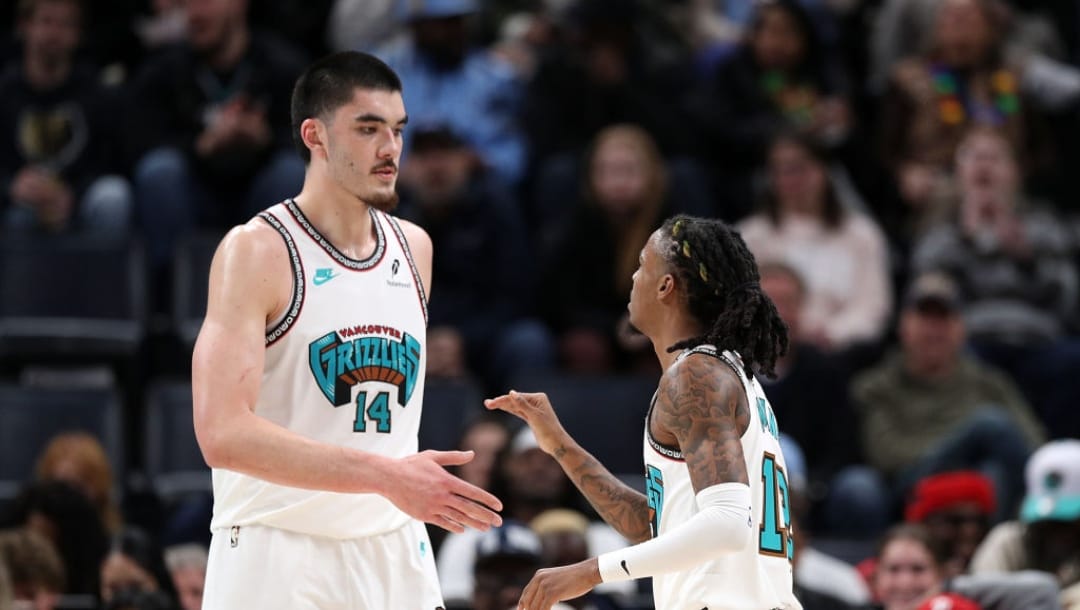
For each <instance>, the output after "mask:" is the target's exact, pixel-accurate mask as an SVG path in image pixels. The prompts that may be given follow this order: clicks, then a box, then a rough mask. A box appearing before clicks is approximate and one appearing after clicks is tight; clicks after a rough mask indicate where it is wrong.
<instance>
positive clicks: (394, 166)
mask: <svg viewBox="0 0 1080 610" xmlns="http://www.w3.org/2000/svg"><path fill="white" fill-rule="evenodd" d="M388 168H389V169H392V170H394V171H395V172H396V171H397V164H396V163H394V162H393V161H387V162H386V163H380V164H378V165H376V166H375V167H373V168H371V171H372V173H374V172H377V171H379V170H382V169H388Z"/></svg>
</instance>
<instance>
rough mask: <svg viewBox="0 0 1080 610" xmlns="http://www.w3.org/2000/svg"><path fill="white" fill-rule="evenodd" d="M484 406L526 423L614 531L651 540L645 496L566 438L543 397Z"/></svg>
mask: <svg viewBox="0 0 1080 610" xmlns="http://www.w3.org/2000/svg"><path fill="white" fill-rule="evenodd" d="M484 405H485V406H486V407H487V408H489V409H502V410H504V411H507V412H509V413H513V414H514V415H516V416H518V417H520V418H521V419H523V420H525V423H527V424H528V425H529V427H530V428H532V430H533V434H535V435H536V440H537V443H539V445H540V448H541V449H542V450H543V451H544V452H545V453H547V454H548V455H550V456H552V457H554V458H555V460H556V461H558V462H559V465H560V466H562V469H563V471H565V472H566V476H568V477H569V478H570V480H571V481H573V482H574V485H576V486H577V488H578V489H579V490H581V493H582V494H583V495H584V496H585V499H587V500H588V501H589V504H592V506H593V508H595V509H596V512H597V513H599V515H600V517H601V518H602V519H603V520H604V521H606V522H607V524H608V525H610V526H611V527H612V528H614V529H615V531H617V532H619V533H620V534H622V535H623V537H624V538H626V539H627V540H629V541H631V542H641V541H642V540H647V539H648V538H649V537H650V536H651V532H650V530H649V507H648V501H647V500H646V498H645V496H644V495H643V494H641V493H639V492H638V491H636V490H634V489H632V488H631V487H630V486H628V485H626V484H625V483H623V482H622V481H620V480H619V479H618V478H617V477H616V476H615V475H613V474H611V472H609V471H608V469H607V468H604V466H603V465H602V464H600V462H599V461H598V460H597V459H596V458H594V457H593V456H592V455H590V454H589V452H588V451H585V449H583V448H582V447H581V445H579V444H577V442H576V441H574V439H573V438H571V437H570V435H569V434H567V432H566V430H565V429H564V428H563V427H562V424H560V423H559V419H558V417H556V415H555V411H554V409H552V407H551V402H550V401H548V397H547V395H546V394H542V393H541V394H523V393H519V392H511V393H509V394H507V395H505V396H500V397H498V398H493V399H489V400H486V401H484Z"/></svg>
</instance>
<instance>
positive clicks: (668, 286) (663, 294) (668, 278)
mask: <svg viewBox="0 0 1080 610" xmlns="http://www.w3.org/2000/svg"><path fill="white" fill-rule="evenodd" d="M656 292H657V296H658V297H660V299H661V300H663V299H665V298H667V297H668V296H670V295H671V294H672V293H674V292H675V276H674V275H672V274H670V273H665V274H664V275H663V276H662V277H661V278H660V283H659V285H658V286H657V290H656Z"/></svg>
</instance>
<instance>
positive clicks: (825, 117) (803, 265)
mask: <svg viewBox="0 0 1080 610" xmlns="http://www.w3.org/2000/svg"><path fill="white" fill-rule="evenodd" d="M13 4H14V6H12V3H6V4H5V5H4V9H3V10H2V11H0V21H2V22H3V23H2V26H3V27H2V28H0V65H2V70H0V610H8V609H9V608H35V609H38V610H45V609H52V608H59V609H76V608H116V609H121V608H132V609H135V608H138V609H142V608H146V609H150V608H162V609H165V608H183V609H184V610H193V609H195V608H198V607H199V596H200V595H201V587H202V573H203V571H204V570H205V558H206V552H205V546H206V544H207V541H208V539H209V532H208V530H207V527H208V523H209V510H210V505H211V504H210V502H211V501H210V497H209V474H208V471H207V470H206V467H205V464H204V463H203V462H202V460H201V457H200V455H199V452H198V448H197V446H196V445H195V442H194V438H193V434H192V432H191V412H190V409H191V403H190V400H191V398H190V386H189V385H188V379H189V368H188V367H189V363H190V356H191V348H192V345H193V341H194V338H195V335H196V334H197V332H198V328H199V323H200V320H201V317H202V315H203V312H204V311H205V298H206V273H207V269H208V266H209V260H210V257H211V256H212V253H213V249H214V246H215V245H216V243H217V240H218V239H219V238H220V237H221V235H223V233H224V232H225V231H226V230H227V229H228V228H229V227H230V226H232V225H234V224H236V223H240V222H244V221H245V220H246V219H248V218H250V217H251V216H252V214H253V213H255V212H257V211H258V210H261V209H262V208H265V207H268V206H269V205H272V204H273V203H276V202H278V201H281V200H283V199H285V198H288V197H290V196H292V195H294V194H296V193H297V192H298V191H299V188H300V185H301V183H302V180H303V173H304V167H303V163H302V161H301V159H300V157H299V156H298V155H297V154H296V152H295V150H294V148H293V143H292V139H291V135H290V128H289V95H290V90H291V86H292V83H293V81H294V80H295V78H296V76H298V75H299V73H300V72H301V71H302V70H303V68H304V67H305V65H306V64H307V63H308V62H309V61H310V60H312V59H314V58H317V57H320V56H322V55H323V54H325V53H327V52H330V51H333V50H343V49H357V50H365V51H369V52H372V53H375V54H376V55H378V56H379V57H381V58H382V59H383V60H384V61H386V62H387V63H388V64H389V65H390V66H391V67H392V68H394V69H395V70H396V71H397V72H398V74H399V75H400V76H401V78H402V81H403V84H404V92H403V95H404V99H405V104H406V108H407V110H408V113H409V117H410V120H409V127H408V129H407V130H406V149H405V153H404V156H403V158H402V162H401V167H400V178H399V190H400V194H401V204H400V207H399V208H398V213H399V214H400V215H401V216H403V217H405V218H407V219H410V220H413V221H414V222H416V223H418V224H419V225H420V226H422V227H424V228H425V229H426V230H427V231H428V232H429V233H430V235H431V237H432V239H433V241H434V246H435V260H434V276H435V290H434V297H433V300H432V301H431V305H430V322H431V323H430V329H429V336H428V342H429V343H428V349H429V353H428V376H429V382H428V390H427V396H426V401H425V407H424V408H425V423H424V425H423V429H422V430H421V444H422V445H423V446H424V447H431V448H440V449H447V448H453V447H461V448H469V449H473V450H475V451H476V452H477V459H476V460H475V461H474V462H473V463H471V464H468V465H466V466H464V467H462V468H461V473H460V474H461V475H462V476H464V477H466V478H467V479H469V480H470V481H473V482H475V483H477V484H480V485H483V486H485V487H486V488H488V489H492V490H494V491H495V492H496V493H497V494H498V495H499V496H500V497H501V498H503V500H504V503H505V504H506V506H507V509H506V511H505V512H506V517H508V518H509V519H508V522H507V525H505V526H504V527H503V528H500V529H499V530H495V531H492V532H489V533H487V534H484V535H479V534H477V533H475V532H474V533H471V534H465V535H460V536H449V537H446V539H445V540H444V537H443V536H442V535H440V534H439V533H438V532H434V533H433V534H434V542H435V543H436V547H437V549H438V552H439V555H438V556H439V563H440V569H441V572H442V573H441V577H442V579H443V587H444V593H445V595H446V598H447V602H448V607H452V608H475V609H476V610H503V609H505V608H506V607H509V606H511V605H513V603H514V601H515V600H516V595H517V593H518V592H519V591H520V589H521V587H522V586H523V585H524V583H525V582H527V580H528V577H529V576H530V575H531V574H532V572H533V571H535V569H536V568H537V567H540V566H544V565H551V564H556V563H565V562H569V561H574V560H577V559H579V558H583V557H585V556H588V555H591V554H596V553H598V552H601V551H603V550H605V549H608V548H612V546H614V545H619V544H624V543H625V541H622V540H621V539H619V538H618V536H617V535H615V534H613V532H612V531H611V530H610V529H607V528H606V527H605V526H603V525H602V524H599V523H597V522H596V515H595V514H594V513H592V512H591V510H590V509H589V508H588V506H587V505H585V504H584V503H583V502H582V500H581V498H580V497H579V496H578V495H577V493H576V492H575V491H574V490H573V489H572V486H571V485H569V482H568V481H567V480H566V478H565V476H564V475H563V474H562V473H561V471H560V470H559V469H558V467H557V465H555V464H554V462H553V461H552V460H551V459H550V458H548V457H547V456H546V455H544V454H543V453H542V452H540V451H539V450H538V449H537V448H536V446H535V440H534V439H531V438H530V436H529V435H528V433H527V431H526V432H520V431H518V430H517V429H516V427H515V426H514V425H513V422H509V421H506V420H504V419H502V418H500V417H498V416H492V415H490V414H485V413H482V410H483V409H482V407H481V403H480V399H481V398H482V397H483V396H490V395H493V394H494V393H496V392H501V391H503V390H505V389H507V388H510V387H514V388H516V389H519V390H545V391H549V393H550V394H551V395H552V397H553V401H554V402H555V405H556V408H557V410H558V411H559V414H560V416H561V417H562V419H563V420H564V421H566V422H567V427H568V428H569V429H570V430H571V432H572V433H574V434H575V435H576V436H578V438H579V440H580V441H581V442H582V444H583V445H585V446H586V448H588V449H590V450H591V451H593V452H594V453H596V455H597V456H598V457H600V458H601V460H602V461H604V462H605V463H606V464H608V465H609V466H610V467H611V468H612V470H613V471H614V472H616V473H617V474H619V475H620V476H621V477H623V478H624V479H625V480H626V481H627V482H628V483H630V484H631V485H633V486H635V487H638V488H643V487H644V482H643V480H642V476H641V472H640V471H641V465H640V464H641V462H640V445H639V443H637V442H636V441H637V439H640V435H641V425H642V417H643V416H644V413H645V410H646V408H647V403H648V399H649V396H651V394H652V391H653V389H654V387H655V383H656V380H657V378H658V374H659V371H658V370H657V369H656V363H655V357H654V355H653V351H652V346H651V345H649V344H648V342H647V341H646V340H644V338H643V337H642V336H641V335H640V334H637V333H636V332H635V331H634V330H633V329H632V328H631V327H630V326H629V324H628V321H627V317H626V302H627V298H628V295H629V289H630V275H631V273H632V272H633V270H634V269H635V267H636V265H637V257H638V253H639V251H640V249H641V247H642V246H643V244H644V243H645V241H646V239H647V238H648V236H649V234H650V233H651V231H653V230H654V229H655V228H656V227H657V226H659V224H660V222H661V221H662V220H663V219H664V218H666V217H668V216H670V215H672V214H675V213H689V214H694V215H700V216H710V217H717V218H722V219H724V220H726V221H728V222H731V223H733V224H734V225H735V226H737V227H738V229H739V230H740V232H741V233H742V236H743V238H744V239H745V241H746V243H747V245H748V246H749V247H750V249H751V251H752V252H753V253H754V254H755V256H756V258H757V260H758V262H759V266H760V272H761V283H762V287H763V290H764V291H765V292H766V293H767V294H768V295H769V296H770V297H771V298H772V299H773V301H774V302H775V303H776V305H777V307H778V309H779V311H780V313H781V315H782V317H783V318H784V320H785V322H786V323H787V324H788V327H789V329H790V331H791V336H792V347H791V350H790V351H789V353H788V354H787V356H785V357H784V358H783V360H782V361H781V362H780V363H779V364H778V366H777V371H778V375H777V377H776V378H774V379H763V380H762V381H763V383H764V384H765V387H766V391H767V392H768V394H769V396H770V399H771V401H772V403H773V407H774V410H775V412H776V414H777V418H778V420H779V422H780V427H781V430H782V431H783V432H784V434H785V437H786V438H785V442H786V443H787V445H786V446H787V449H786V450H785V454H786V455H787V460H788V463H789V464H790V465H791V466H790V468H791V470H792V473H790V474H789V479H791V480H792V486H793V488H794V489H793V492H794V500H793V502H792V504H793V506H792V507H791V510H792V514H793V516H794V519H795V521H796V522H797V524H798V525H797V529H796V533H797V536H798V544H797V547H796V548H797V549H798V551H797V554H796V557H795V563H796V567H795V571H796V581H797V584H798V588H799V591H800V595H801V596H802V599H803V601H804V604H805V606H806V608H807V609H808V610H814V609H826V608H840V609H843V608H865V607H868V605H870V604H876V605H878V606H880V607H883V608H886V609H887V610H903V609H911V608H916V607H923V608H935V609H938V610H941V609H945V608H955V609H956V610H970V609H971V608H983V609H984V610H995V609H996V610H1010V609H1013V608H1016V609H1019V608H1050V609H1053V608H1058V607H1065V608H1074V609H1078V608H1080V587H1078V585H1077V583H1078V582H1080V440H1076V439H1077V437H1080V408H1078V405H1077V401H1078V400H1080V399H1078V397H1080V302H1078V300H1080V276H1078V271H1077V269H1078V265H1080V248H1078V246H1080V203H1078V202H1080V180H1078V179H1077V177H1076V176H1072V171H1073V170H1074V169H1076V168H1080V5H1078V4H1077V3H1076V2H1074V1H1072V0H764V1H763V0H305V1H303V2H301V1H299V0H276V1H271V0H149V1H148V0H110V1H109V2H89V1H85V0H17V1H16V2H14V3H13ZM648 593H649V584H648V583H647V582H645V583H638V584H634V585H632V586H628V585H624V586H620V587H614V588H609V589H604V588H601V589H600V590H599V591H597V592H596V593H594V594H591V595H590V596H588V597H586V598H583V599H581V600H576V601H575V602H574V603H573V604H572V605H573V606H574V607H575V608H577V609H579V610H585V609H587V608H593V609H611V608H614V609H618V608H622V609H626V610H630V609H639V608H650V607H651V606H650V605H649V604H650V601H649V595H648ZM946 604H948V605H946Z"/></svg>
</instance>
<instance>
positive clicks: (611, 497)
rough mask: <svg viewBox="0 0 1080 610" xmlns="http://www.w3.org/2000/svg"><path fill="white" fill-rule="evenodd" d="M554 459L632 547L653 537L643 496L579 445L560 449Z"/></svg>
mask: <svg viewBox="0 0 1080 610" xmlns="http://www.w3.org/2000/svg"><path fill="white" fill-rule="evenodd" d="M554 456H555V459H556V460H558V462H559V465H560V466H562V468H563V470H564V471H566V474H567V476H569V477H570V480H571V481H573V482H574V485H576V486H577V488H578V489H579V490H581V493H582V494H584V496H585V499H586V500H588V501H589V504H591V505H592V507H593V508H594V509H596V512H597V513H599V514H600V517H601V518H602V519H603V520H604V521H605V522H607V524H608V525H610V526H611V527H612V528H614V529H615V531H617V532H619V533H620V534H622V535H623V537H624V538H626V539H627V540H629V541H630V542H631V543H638V542H642V541H644V540H648V539H649V538H650V537H651V536H652V533H651V531H650V530H649V504H648V500H646V498H645V496H644V494H641V493H639V492H638V491H636V490H634V489H632V488H631V487H630V486H628V485H627V484H625V483H623V482H622V481H620V480H619V479H618V478H617V477H616V476H615V475H613V474H611V472H609V471H608V469H607V468H604V467H603V466H602V465H601V464H600V462H599V461H598V460H597V459H596V458H594V457H593V456H592V455H590V454H589V452H587V451H585V450H584V449H582V448H581V446H580V445H577V444H574V443H571V444H570V446H563V447H559V448H558V449H557V450H556V451H555V453H554Z"/></svg>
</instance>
